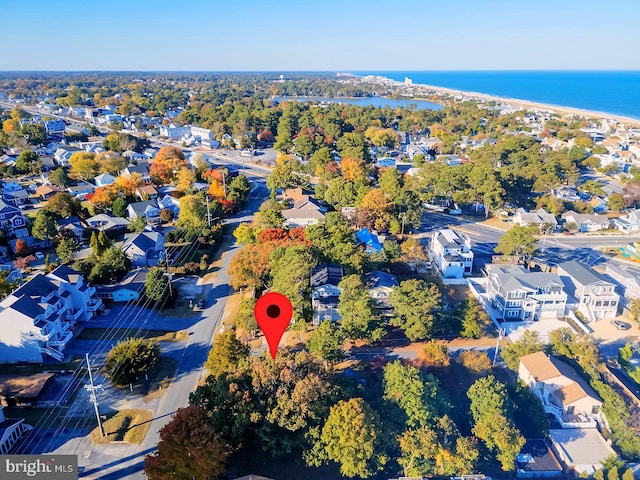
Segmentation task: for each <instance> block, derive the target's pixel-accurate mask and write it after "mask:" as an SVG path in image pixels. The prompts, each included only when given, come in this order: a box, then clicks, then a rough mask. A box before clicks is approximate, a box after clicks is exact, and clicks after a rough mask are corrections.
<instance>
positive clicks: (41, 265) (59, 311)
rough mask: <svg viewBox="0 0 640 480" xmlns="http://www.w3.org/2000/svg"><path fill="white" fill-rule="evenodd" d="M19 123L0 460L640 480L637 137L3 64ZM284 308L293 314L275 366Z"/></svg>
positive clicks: (519, 111)
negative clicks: (267, 331) (268, 326)
mask: <svg viewBox="0 0 640 480" xmlns="http://www.w3.org/2000/svg"><path fill="white" fill-rule="evenodd" d="M305 97H314V98H315V99H314V100H311V101H306V100H304V98H305ZM354 98H357V99H359V100H365V101H366V99H372V98H376V99H381V98H384V99H393V100H394V101H398V102H402V103H401V106H394V107H393V108H392V107H388V106H387V107H379V106H368V105H362V104H358V105H353V104H351V103H350V101H351V100H353V99H354ZM416 102H432V103H433V104H434V108H433V109H420V108H417V106H416ZM0 121H1V124H2V131H1V133H0V183H1V199H0V216H1V217H0V220H1V223H0V226H1V229H0V295H1V299H0V454H3V455H4V454H7V453H17V454H42V453H57V454H70V455H77V456H78V466H79V475H80V477H81V478H127V479H138V478H140V479H141V478H145V476H146V477H147V478H149V479H150V480H156V479H158V480H164V479H166V478H169V477H170V478H179V479H182V478H185V479H186V478H218V477H220V478H229V479H232V478H252V477H250V475H252V474H254V475H261V476H260V477H255V476H254V477H253V478H273V479H275V480H286V479H293V478H319V479H325V478H327V479H329V478H338V477H339V476H344V477H349V478H354V477H356V478H376V479H382V478H384V479H390V478H432V477H441V478H444V477H450V478H474V479H485V478H514V476H515V478H540V477H545V478H573V477H579V478H594V479H597V480H604V478H605V472H607V473H606V475H607V477H606V478H607V480H617V479H618V478H621V479H623V480H631V479H632V478H634V475H635V476H636V477H638V476H639V475H640V467H639V466H638V465H640V464H639V463H638V462H640V122H636V121H633V120H631V119H626V118H616V117H615V116H614V115H597V114H591V113H589V112H582V111H567V110H562V109H556V108H554V107H553V106H545V105H539V104H535V105H534V104H531V105H529V104H527V103H526V102H525V103H523V102H517V101H509V100H505V99H500V98H496V97H489V96H486V95H485V96H478V95H475V94H468V93H467V94H465V93H464V92H456V91H453V90H448V89H438V88H435V87H427V86H421V85H417V84H413V82H412V81H411V79H410V78H407V79H406V80H405V81H404V82H396V81H393V80H390V79H386V78H384V77H379V76H355V75H350V74H338V75H328V74H327V75H324V76H323V75H320V74H318V75H311V74H309V75H305V74H300V75H296V76H293V75H280V74H272V75H271V74H251V75H249V74H246V75H242V74H202V75H199V74H182V73H173V74H147V73H137V74H125V73H122V74H115V73H114V74H100V75H98V74H91V73H73V74H65V75H60V74H54V73H51V74H44V73H43V74H37V75H29V74H26V73H25V74H1V75H0ZM268 292H278V293H281V294H283V295H285V296H286V297H287V298H288V299H289V300H290V301H291V304H292V307H293V318H292V319H291V322H290V325H289V328H288V330H287V331H286V332H285V334H284V336H283V338H282V340H281V342H280V347H279V350H278V353H277V356H276V357H275V358H274V359H272V358H271V357H270V356H269V354H268V352H269V348H268V345H267V343H266V340H265V338H264V335H263V334H262V332H261V331H260V329H259V328H258V325H257V323H256V319H255V316H254V305H255V303H256V301H257V299H258V298H260V297H261V296H262V295H263V294H265V293H268ZM175 472H179V474H178V475H179V476H175V475H176V473H175ZM171 475H173V476H171Z"/></svg>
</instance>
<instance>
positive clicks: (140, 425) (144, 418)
mask: <svg viewBox="0 0 640 480" xmlns="http://www.w3.org/2000/svg"><path fill="white" fill-rule="evenodd" d="M151 420H153V413H152V412H150V411H149V410H121V411H119V412H117V413H116V414H115V415H114V416H112V417H111V418H109V419H107V420H106V421H105V422H104V424H103V426H104V432H105V436H104V437H102V436H101V435H100V429H99V428H98V427H96V428H95V429H94V430H93V431H92V432H91V434H90V436H91V440H92V441H93V443H110V442H127V443H141V442H142V440H144V437H145V436H146V435H147V431H149V425H151Z"/></svg>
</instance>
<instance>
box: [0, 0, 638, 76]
mask: <svg viewBox="0 0 640 480" xmlns="http://www.w3.org/2000/svg"><path fill="white" fill-rule="evenodd" d="M0 3H4V5H2V7H1V9H0V11H1V12H2V19H3V21H2V35H1V38H0V70H199V71H203V70H206V71H229V70H234V71H240V70H250V71H260V70H269V71H292V70H298V71H300V70H312V71H314V70H315V71H319V70H325V71H358V70H370V71H381V70H539V69H552V70H568V69H570V70H573V69H578V70H609V69H624V70H640V51H638V45H640V29H639V28H638V26H637V24H638V20H639V19H640V2H639V1H637V0H620V1H617V2H605V3H603V2H601V1H598V2H595V1H593V0H554V1H549V0H536V1H529V0H524V1H523V0H508V1H507V0H405V1H377V0H320V1H315V2H309V1H304V0H296V1H290V0H283V1H279V0H271V1H269V0H262V1H253V0H246V1H243V0H173V1H165V0H156V1H137V0H129V1H122V0H112V1H108V2H107V1H93V0H63V1H61V2H53V1H51V0H46V1H45V0H25V1H22V2H15V1H14V2H10V1H4V2H0Z"/></svg>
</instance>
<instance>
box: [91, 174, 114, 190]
mask: <svg viewBox="0 0 640 480" xmlns="http://www.w3.org/2000/svg"><path fill="white" fill-rule="evenodd" d="M93 180H94V182H95V183H96V187H106V186H107V185H111V184H112V183H113V182H115V181H116V177H114V176H113V175H110V174H108V173H103V174H101V175H98V176H97V177H95V178H94V179H93Z"/></svg>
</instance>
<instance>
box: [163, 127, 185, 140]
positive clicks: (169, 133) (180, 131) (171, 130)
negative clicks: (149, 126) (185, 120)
mask: <svg viewBox="0 0 640 480" xmlns="http://www.w3.org/2000/svg"><path fill="white" fill-rule="evenodd" d="M160 136H161V137H167V138H182V137H189V136H191V127H176V126H175V125H173V124H171V125H169V126H162V127H160Z"/></svg>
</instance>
